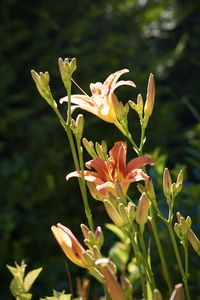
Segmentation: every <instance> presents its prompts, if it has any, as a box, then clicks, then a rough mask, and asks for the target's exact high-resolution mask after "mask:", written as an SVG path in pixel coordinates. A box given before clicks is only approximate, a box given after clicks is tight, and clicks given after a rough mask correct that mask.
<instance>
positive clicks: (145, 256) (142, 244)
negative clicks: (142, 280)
mask: <svg viewBox="0 0 200 300" xmlns="http://www.w3.org/2000/svg"><path fill="white" fill-rule="evenodd" d="M138 237H139V241H140V245H141V249H142V254H143V260H144V265H145V267H146V269H147V272H148V278H149V284H150V286H151V290H152V292H153V290H154V289H155V288H156V284H155V280H154V276H153V273H152V270H151V266H150V265H149V262H148V256H147V250H146V246H145V241H144V237H143V234H142V232H138Z"/></svg>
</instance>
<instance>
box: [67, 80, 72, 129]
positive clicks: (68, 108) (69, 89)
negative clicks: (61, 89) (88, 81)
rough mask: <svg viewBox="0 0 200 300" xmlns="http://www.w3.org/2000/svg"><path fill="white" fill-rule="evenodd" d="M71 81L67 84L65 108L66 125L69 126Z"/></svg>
mask: <svg viewBox="0 0 200 300" xmlns="http://www.w3.org/2000/svg"><path fill="white" fill-rule="evenodd" d="M71 86H72V84H71V80H70V81H69V82H67V86H66V87H67V97H68V106H67V125H68V126H70V125H71Z"/></svg>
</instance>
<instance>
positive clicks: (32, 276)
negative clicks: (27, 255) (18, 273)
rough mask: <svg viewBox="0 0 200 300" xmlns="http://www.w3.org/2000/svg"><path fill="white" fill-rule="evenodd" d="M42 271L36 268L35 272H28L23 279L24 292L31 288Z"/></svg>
mask: <svg viewBox="0 0 200 300" xmlns="http://www.w3.org/2000/svg"><path fill="white" fill-rule="evenodd" d="M41 271H42V268H38V269H35V270H32V271H30V272H29V273H28V274H27V275H26V277H25V278H24V290H25V291H26V292H28V291H29V290H30V288H31V287H32V285H33V283H34V281H35V280H36V278H37V277H38V275H39V274H40V272H41Z"/></svg>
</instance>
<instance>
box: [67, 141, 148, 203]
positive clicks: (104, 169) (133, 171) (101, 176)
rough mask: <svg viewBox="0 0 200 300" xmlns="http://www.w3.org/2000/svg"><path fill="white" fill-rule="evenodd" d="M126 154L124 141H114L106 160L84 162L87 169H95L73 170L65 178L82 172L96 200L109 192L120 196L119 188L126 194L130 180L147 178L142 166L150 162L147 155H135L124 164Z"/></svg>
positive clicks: (80, 174) (79, 174)
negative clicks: (135, 156)
mask: <svg viewBox="0 0 200 300" xmlns="http://www.w3.org/2000/svg"><path fill="white" fill-rule="evenodd" d="M126 154H127V144H126V142H122V141H119V142H116V143H115V145H114V147H113V148H112V149H111V150H110V152H109V157H108V160H103V159H101V158H99V157H97V158H94V159H92V160H90V161H88V162H87V163H86V166H87V168H88V169H91V168H93V169H94V170H95V171H91V170H85V171H84V172H83V173H82V172H81V171H75V172H72V173H70V174H68V175H67V177H66V179H67V180H68V179H69V178H71V177H74V176H75V177H81V176H82V174H83V175H84V178H85V180H86V181H87V183H88V187H89V189H90V192H91V194H92V196H93V197H94V198H95V199H97V200H101V199H105V198H109V193H111V194H112V195H114V196H115V197H118V196H119V197H120V193H119V190H120V192H121V193H123V195H126V193H127V190H128V188H129V185H130V183H131V182H134V181H140V180H147V179H148V178H149V176H148V175H147V174H145V173H144V172H143V171H142V167H143V166H145V165H147V164H152V160H151V159H150V158H148V157H137V158H134V159H132V160H131V161H130V162H129V163H128V164H126Z"/></svg>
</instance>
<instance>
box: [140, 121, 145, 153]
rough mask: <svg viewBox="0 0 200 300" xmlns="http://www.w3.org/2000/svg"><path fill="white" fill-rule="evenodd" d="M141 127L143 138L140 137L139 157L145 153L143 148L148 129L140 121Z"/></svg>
mask: <svg viewBox="0 0 200 300" xmlns="http://www.w3.org/2000/svg"><path fill="white" fill-rule="evenodd" d="M140 125H141V137H140V146H139V155H140V156H141V155H142V151H143V146H144V137H145V129H146V128H144V126H143V121H142V120H140Z"/></svg>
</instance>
